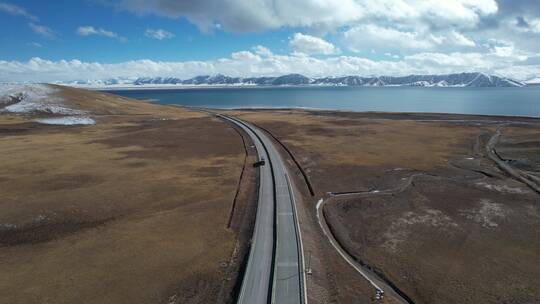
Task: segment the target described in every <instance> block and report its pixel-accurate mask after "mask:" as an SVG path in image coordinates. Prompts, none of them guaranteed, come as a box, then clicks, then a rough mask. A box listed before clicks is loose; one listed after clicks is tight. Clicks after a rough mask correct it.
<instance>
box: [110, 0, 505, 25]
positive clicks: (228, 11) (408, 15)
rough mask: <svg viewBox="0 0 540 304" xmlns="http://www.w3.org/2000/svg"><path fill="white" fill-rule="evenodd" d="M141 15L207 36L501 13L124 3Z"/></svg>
mask: <svg viewBox="0 0 540 304" xmlns="http://www.w3.org/2000/svg"><path fill="white" fill-rule="evenodd" d="M117 5H118V6H119V7H121V8H124V9H127V10H129V11H132V12H136V13H139V14H149V13H151V14H158V15H162V16H167V17H172V18H178V17H184V18H186V19H188V20H189V21H190V22H192V23H194V24H196V25H197V26H198V27H199V28H200V29H201V30H203V31H210V30H212V29H213V28H214V25H215V24H220V25H222V26H223V28H224V29H225V30H228V31H233V32H249V31H262V30H268V29H275V28H279V27H311V28H324V29H335V28H337V27H340V26H344V25H351V24H353V23H355V22H358V21H360V20H368V19H379V20H388V21H399V22H405V23H411V22H412V23H414V22H419V21H422V22H427V23H429V24H430V25H432V26H434V27H437V26H448V25H454V26H461V27H470V26H474V25H475V24H477V23H478V22H479V20H480V19H481V18H482V17H483V16H488V15H491V14H495V13H496V12H497V10H498V6H497V3H496V2H495V0H445V1H434V0H430V1H425V0H409V1H404V0H379V1H371V0H342V1H340V2H339V5H336V2H335V1H333V0H317V1H314V0H298V1H289V0H256V1H253V0H185V1H175V0H120V1H118V2H117Z"/></svg>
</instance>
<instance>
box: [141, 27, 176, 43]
mask: <svg viewBox="0 0 540 304" xmlns="http://www.w3.org/2000/svg"><path fill="white" fill-rule="evenodd" d="M144 35H145V36H146V37H149V38H154V39H157V40H165V39H171V38H173V37H174V34H173V33H171V32H168V31H166V30H162V29H157V30H153V29H147V30H146V31H145V32H144Z"/></svg>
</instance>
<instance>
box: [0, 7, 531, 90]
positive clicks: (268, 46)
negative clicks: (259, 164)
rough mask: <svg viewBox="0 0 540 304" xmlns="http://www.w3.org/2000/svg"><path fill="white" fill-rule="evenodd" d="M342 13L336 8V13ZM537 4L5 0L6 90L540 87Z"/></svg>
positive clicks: (2, 54) (2, 59)
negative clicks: (462, 83) (81, 83)
mask: <svg viewBox="0 0 540 304" xmlns="http://www.w3.org/2000/svg"><path fill="white" fill-rule="evenodd" d="M338 3H339V5H336V4H338ZM537 41H540V3H538V2H537V1H533V0H512V1H511V0H467V1H465V0H446V1H432V0H380V1H376V2H375V1H368V0H342V1H340V2H336V1H332V0H317V1H315V0H198V1H193V0H184V1H175V0H86V1H3V0H0V42H1V45H2V46H3V47H2V48H0V81H55V80H62V81H70V80H77V79H81V78H82V79H103V78H115V77H123V78H133V77H141V76H176V77H191V76H194V75H197V74H214V73H224V74H229V75H233V76H236V75H239V76H255V75H278V74H284V73H290V72H298V73H303V74H307V75H312V76H321V75H345V74H354V75H382V74H384V75H404V74H411V73H436V74H439V73H451V72H464V71H481V72H486V73H491V74H497V75H502V76H508V77H513V78H517V79H520V80H527V79H530V78H537V77H539V76H540V54H539V52H540V43H539V42H537Z"/></svg>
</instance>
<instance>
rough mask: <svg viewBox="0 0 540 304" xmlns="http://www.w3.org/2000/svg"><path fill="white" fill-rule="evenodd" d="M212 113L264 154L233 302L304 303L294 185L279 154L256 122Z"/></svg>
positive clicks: (249, 303)
mask: <svg viewBox="0 0 540 304" xmlns="http://www.w3.org/2000/svg"><path fill="white" fill-rule="evenodd" d="M217 116H218V117H220V118H222V119H224V120H226V121H228V122H230V123H232V124H235V125H236V126H238V127H240V128H242V129H243V130H244V131H245V132H246V133H247V134H248V135H249V136H250V137H251V139H252V141H253V142H254V144H255V147H256V149H257V153H258V156H259V159H263V158H264V159H265V160H266V164H265V165H263V166H261V167H260V184H259V201H258V207H257V218H256V220H255V228H254V231H253V237H252V244H251V250H250V253H249V257H248V262H247V267H246V271H245V274H244V278H243V280H242V286H241V289H240V294H239V297H238V302H237V303H239V304H259V303H260V304H262V303H266V304H269V303H279V304H303V303H306V295H305V273H304V266H303V263H304V262H303V254H302V243H301V239H300V233H301V232H300V227H299V225H298V218H297V214H296V207H295V201H294V193H293V188H294V187H293V186H292V185H291V181H290V179H289V175H288V172H287V169H286V167H285V164H284V163H283V159H282V158H281V155H280V154H279V152H278V150H277V149H276V147H275V146H274V143H273V142H272V141H271V140H270V138H268V137H267V135H266V134H265V133H264V132H262V131H261V130H259V129H258V128H256V127H254V126H252V125H251V124H249V123H247V122H245V121H242V120H239V119H236V118H232V117H229V116H225V115H220V114H217Z"/></svg>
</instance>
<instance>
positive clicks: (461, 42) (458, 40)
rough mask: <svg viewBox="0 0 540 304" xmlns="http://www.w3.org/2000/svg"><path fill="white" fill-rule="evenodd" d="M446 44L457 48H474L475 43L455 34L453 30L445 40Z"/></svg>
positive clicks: (457, 33) (459, 34)
mask: <svg viewBox="0 0 540 304" xmlns="http://www.w3.org/2000/svg"><path fill="white" fill-rule="evenodd" d="M447 40H448V42H450V43H451V44H455V45H458V46H469V47H474V46H476V43H475V42H474V41H472V40H471V39H470V38H467V37H465V36H464V35H463V34H461V33H459V32H456V31H455V30H453V31H451V32H450V34H449V35H448V38H447Z"/></svg>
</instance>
